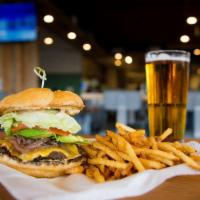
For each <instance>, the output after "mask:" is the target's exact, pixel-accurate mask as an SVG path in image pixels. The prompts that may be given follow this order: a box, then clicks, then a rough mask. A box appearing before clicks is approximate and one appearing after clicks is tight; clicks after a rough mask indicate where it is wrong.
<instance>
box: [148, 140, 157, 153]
mask: <svg viewBox="0 0 200 200" xmlns="http://www.w3.org/2000/svg"><path fill="white" fill-rule="evenodd" d="M149 141H150V143H151V146H152V149H154V150H156V149H158V146H157V143H156V140H155V137H149Z"/></svg>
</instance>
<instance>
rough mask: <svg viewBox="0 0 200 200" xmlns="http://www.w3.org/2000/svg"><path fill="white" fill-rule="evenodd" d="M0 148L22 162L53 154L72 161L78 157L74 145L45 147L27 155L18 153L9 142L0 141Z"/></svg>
mask: <svg viewBox="0 0 200 200" xmlns="http://www.w3.org/2000/svg"><path fill="white" fill-rule="evenodd" d="M0 146H1V147H5V148H6V149H7V150H8V151H9V152H10V154H11V155H13V156H15V157H17V158H19V159H21V160H22V161H24V162H27V161H32V160H34V159H35V158H38V157H48V156H49V155H50V154H51V153H53V152H60V153H62V154H64V155H65V156H66V158H67V159H73V158H76V157H78V156H80V154H79V152H78V148H77V146H76V145H74V144H65V145H63V146H60V147H46V148H44V147H43V148H38V149H34V150H33V151H30V152H27V153H19V152H18V151H16V150H15V149H14V147H13V145H12V144H11V143H10V142H9V140H6V139H5V140H0Z"/></svg>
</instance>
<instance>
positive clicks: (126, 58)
mask: <svg viewBox="0 0 200 200" xmlns="http://www.w3.org/2000/svg"><path fill="white" fill-rule="evenodd" d="M132 62H133V59H132V57H131V56H126V57H125V63H126V64H131V63H132Z"/></svg>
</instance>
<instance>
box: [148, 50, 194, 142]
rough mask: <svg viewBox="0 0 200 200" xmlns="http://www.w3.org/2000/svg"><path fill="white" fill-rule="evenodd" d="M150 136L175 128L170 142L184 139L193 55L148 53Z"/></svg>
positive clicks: (162, 52) (180, 52)
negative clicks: (190, 63)
mask: <svg viewBox="0 0 200 200" xmlns="http://www.w3.org/2000/svg"><path fill="white" fill-rule="evenodd" d="M145 59H146V83H147V99H148V117H149V130H150V135H152V136H158V135H160V134H161V133H163V131H165V130H166V129H167V128H172V129H173V134H172V135H171V136H170V138H169V140H182V139H183V137H184V133H185V126H186V106H187V94H188V83H189V62H190V53H188V52H185V51H169V50H168V51H153V52H149V53H147V54H146V58H145Z"/></svg>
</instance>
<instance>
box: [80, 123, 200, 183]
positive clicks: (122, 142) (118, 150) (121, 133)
mask: <svg viewBox="0 0 200 200" xmlns="http://www.w3.org/2000/svg"><path fill="white" fill-rule="evenodd" d="M116 128H117V133H115V132H112V131H107V133H106V136H100V135H96V140H95V141H94V142H92V143H90V144H87V145H83V146H82V148H83V150H84V151H85V153H86V156H87V157H88V159H87V162H86V164H85V166H84V173H85V174H86V175H87V176H88V177H90V178H92V179H95V180H96V181H97V182H104V181H108V180H116V179H120V178H123V177H127V176H129V175H132V174H134V173H137V172H142V171H144V170H147V169H162V168H166V167H170V166H174V165H177V164H181V163H186V164H187V165H188V166H190V167H192V168H194V169H197V170H200V165H199V164H198V162H200V156H199V155H197V153H196V151H195V149H193V148H192V147H191V146H188V145H186V144H183V143H180V142H173V143H171V142H164V140H165V139H166V138H167V137H168V136H169V135H170V134H172V129H170V128H169V129H167V130H166V131H165V132H164V133H163V134H162V135H160V136H158V137H146V136H145V130H135V129H133V128H130V127H128V126H125V125H123V124H121V123H116Z"/></svg>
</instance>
